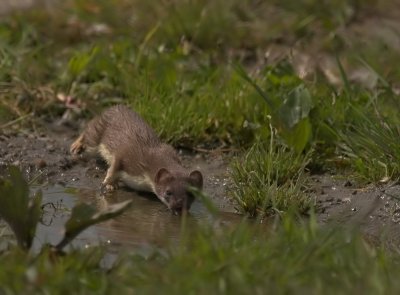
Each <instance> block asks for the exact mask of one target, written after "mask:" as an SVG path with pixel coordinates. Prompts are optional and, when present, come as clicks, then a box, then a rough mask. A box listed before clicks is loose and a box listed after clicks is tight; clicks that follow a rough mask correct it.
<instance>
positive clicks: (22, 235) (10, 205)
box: [0, 166, 42, 249]
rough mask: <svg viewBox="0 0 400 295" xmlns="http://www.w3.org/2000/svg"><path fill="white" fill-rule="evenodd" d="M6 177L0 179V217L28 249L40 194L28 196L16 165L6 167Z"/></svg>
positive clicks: (36, 219)
mask: <svg viewBox="0 0 400 295" xmlns="http://www.w3.org/2000/svg"><path fill="white" fill-rule="evenodd" d="M8 174H9V175H8V177H6V178H4V179H0V217H2V218H3V219H4V220H5V221H6V222H7V223H8V225H9V226H10V228H11V229H12V231H13V232H14V234H15V236H16V238H17V242H18V245H19V246H20V247H21V248H23V249H29V248H30V247H31V246H32V241H33V238H34V236H35V232H36V225H37V223H38V221H39V218H40V213H41V208H40V205H41V201H42V196H41V194H40V193H38V194H36V195H35V196H34V197H33V198H32V199H30V198H29V187H28V184H27V182H26V181H25V179H24V178H23V177H22V174H21V172H20V171H19V169H18V168H17V167H14V166H11V167H9V169H8Z"/></svg>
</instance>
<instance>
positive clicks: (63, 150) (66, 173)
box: [0, 124, 400, 241]
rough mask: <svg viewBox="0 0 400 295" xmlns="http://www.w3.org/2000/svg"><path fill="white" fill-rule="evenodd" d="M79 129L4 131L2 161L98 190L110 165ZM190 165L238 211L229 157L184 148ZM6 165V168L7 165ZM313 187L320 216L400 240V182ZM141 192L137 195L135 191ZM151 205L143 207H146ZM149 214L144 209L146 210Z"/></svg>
mask: <svg viewBox="0 0 400 295" xmlns="http://www.w3.org/2000/svg"><path fill="white" fill-rule="evenodd" d="M78 133H79V131H78V130H77V129H73V128H70V127H65V126H62V125H57V124H53V125H48V126H47V127H46V129H43V131H42V132H31V131H28V130H25V131H23V130H22V131H20V132H18V133H2V134H0V167H1V168H2V170H3V169H4V168H6V167H7V166H8V165H16V166H19V167H20V168H21V169H22V170H23V171H24V173H25V175H26V177H27V179H28V180H30V181H34V182H35V183H36V184H37V185H38V186H40V187H47V188H48V187H54V186H61V187H74V188H81V189H89V190H94V191H96V190H99V187H100V183H101V180H102V179H103V177H104V176H105V169H106V167H105V165H104V163H101V162H99V160H95V159H90V158H89V159H88V158H87V157H86V158H85V157H84V158H82V157H80V158H77V157H73V156H71V155H70V153H69V145H70V144H71V143H72V141H73V140H74V138H75V137H76V136H77V135H78ZM180 156H181V158H182V161H183V163H184V165H185V166H188V167H189V166H190V167H193V168H198V169H200V170H201V171H202V172H203V174H204V176H205V192H206V193H207V194H208V195H209V196H210V197H211V199H212V200H213V203H214V204H215V205H216V206H217V208H219V210H220V211H221V212H225V213H232V212H235V208H234V203H233V201H232V200H230V199H229V197H228V194H227V189H228V188H229V186H230V179H229V171H228V169H229V168H228V161H229V158H230V156H229V155H224V154H221V153H212V152H210V153H201V154H192V155H190V154H188V153H187V152H183V151H180ZM3 171H4V170H3ZM312 179H313V183H312V188H311V193H312V194H313V195H314V196H315V198H316V204H317V212H318V215H317V218H318V220H319V221H320V222H322V223H326V222H328V221H331V222H335V223H337V224H338V225H343V226H346V227H349V228H351V227H352V226H354V227H362V228H363V229H364V231H365V233H366V234H367V235H368V236H371V237H373V238H380V237H381V236H382V235H383V236H385V237H386V238H389V239H390V240H393V241H395V240H397V241H398V240H400V231H399V229H400V227H399V222H400V205H398V203H397V202H396V198H398V197H400V185H398V184H396V183H386V184H382V185H380V186H376V185H368V186H365V187H358V186H357V185H356V184H355V183H352V182H351V181H349V180H347V179H345V178H344V177H341V176H338V175H328V174H324V175H314V176H312ZM135 197H136V196H135ZM146 208H148V207H145V208H143V210H148V209H146ZM144 216H145V215H144Z"/></svg>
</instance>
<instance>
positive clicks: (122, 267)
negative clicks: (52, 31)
mask: <svg viewBox="0 0 400 295" xmlns="http://www.w3.org/2000/svg"><path fill="white" fill-rule="evenodd" d="M50 257H51V256H50ZM102 257H103V254H102V252H101V251H99V249H98V248H94V249H87V250H82V251H73V252H71V253H69V255H67V256H65V257H58V258H57V259H53V260H51V259H49V253H48V252H46V251H43V252H42V253H41V254H40V255H39V256H37V257H35V258H32V256H31V255H29V254H26V253H21V252H18V251H14V250H10V251H8V252H6V253H3V254H1V255H0V263H1V265H2V267H1V268H0V292H1V293H5V294H25V293H29V294H36V293H40V294H42V293H49V294H65V293H69V292H71V286H73V291H74V292H76V293H81V294H87V293H95V294H109V293H115V294H131V293H139V294H154V293H157V292H159V290H163V293H164V294H188V293H189V294H191V293H195V294H210V293H211V294H236V293H238V294H243V293H246V294H247V293H254V294H257V293H264V292H265V290H269V291H270V292H271V293H274V294H293V293H296V294H297V293H307V294H308V293H311V294H320V293H327V294H338V293H345V294H352V293H371V294H396V293H398V292H399V291H400V284H399V281H398V279H397V278H398V277H399V275H400V272H399V268H398V263H399V262H400V257H399V255H398V253H397V252H393V253H392V252H388V251H385V249H384V248H383V247H382V248H376V247H374V246H372V245H370V244H368V243H367V242H366V241H365V240H364V239H363V238H362V237H361V235H360V234H359V233H357V232H351V231H344V230H340V229H339V228H332V227H330V226H329V225H326V226H324V227H320V226H318V225H317V224H316V222H315V220H313V219H311V220H307V221H303V222H298V220H297V221H296V220H295V219H294V218H293V217H292V216H285V217H284V218H283V221H282V222H281V223H280V224H278V225H277V226H276V228H270V229H269V230H266V228H265V226H264V225H254V224H250V223H246V222H244V223H243V224H242V225H241V226H239V227H237V228H230V229H229V228H223V230H216V229H215V228H213V227H210V226H208V225H207V226H206V225H204V228H203V229H201V230H200V231H199V232H197V233H193V232H192V231H190V234H188V235H186V236H185V237H184V238H182V240H181V241H180V243H179V245H176V244H175V245H170V246H168V247H167V249H163V250H160V251H159V250H154V251H153V253H152V254H150V255H148V256H146V257H143V256H141V255H139V254H137V253H135V252H133V251H131V252H130V253H129V254H120V256H119V258H118V260H117V263H115V264H114V265H113V266H110V268H108V269H103V268H102V267H101V265H102V262H101V261H102V260H101V259H102Z"/></svg>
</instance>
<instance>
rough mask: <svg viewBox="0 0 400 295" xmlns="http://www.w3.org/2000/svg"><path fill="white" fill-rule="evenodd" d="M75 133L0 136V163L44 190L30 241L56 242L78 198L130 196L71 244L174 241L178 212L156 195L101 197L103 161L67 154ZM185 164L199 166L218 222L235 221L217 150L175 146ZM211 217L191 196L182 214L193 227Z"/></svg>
mask: <svg viewBox="0 0 400 295" xmlns="http://www.w3.org/2000/svg"><path fill="white" fill-rule="evenodd" d="M77 135H78V131H77V130H73V129H72V128H67V127H61V126H59V125H57V126H56V125H54V126H47V128H46V129H44V130H43V131H42V132H32V131H24V130H21V131H20V132H18V133H11V134H7V135H6V134H2V135H0V167H1V168H2V170H4V169H5V168H6V167H7V166H8V165H11V164H12V165H16V166H18V167H20V168H21V170H22V171H23V172H24V175H25V176H26V178H27V180H28V181H30V182H32V190H38V189H40V190H41V191H42V193H43V204H45V206H44V214H43V219H42V222H41V224H40V225H39V228H38V232H37V238H36V239H35V245H36V247H37V248H40V245H41V244H44V243H47V242H50V243H54V244H55V243H57V242H58V241H59V240H60V238H61V234H62V229H63V224H64V223H65V222H66V221H67V219H68V218H69V215H70V210H71V208H72V207H73V206H74V204H76V203H77V202H87V203H91V204H93V205H95V206H96V207H98V208H99V209H101V208H103V207H106V206H107V205H108V204H112V203H117V202H122V201H125V200H128V199H131V200H133V204H132V206H131V209H130V210H129V211H128V212H126V213H125V214H123V215H122V216H120V217H119V218H117V219H114V220H111V221H108V222H104V223H102V224H100V225H97V226H93V227H91V228H90V229H88V230H86V231H85V232H84V233H82V234H81V235H80V236H79V237H78V238H77V239H76V241H75V242H74V244H73V245H74V246H78V247H88V246H90V245H93V244H99V243H102V244H104V243H105V244H107V245H112V246H113V247H112V248H113V249H116V248H120V247H126V246H129V247H131V246H135V247H139V248H141V247H146V246H148V245H151V246H157V247H158V246H160V247H161V246H163V245H166V244H167V243H170V242H171V241H172V242H174V241H178V239H179V237H180V234H181V233H182V222H181V218H180V217H179V216H175V215H172V214H171V213H170V212H169V211H168V210H167V208H166V207H165V205H163V204H162V203H161V202H160V201H159V200H158V199H157V197H156V196H154V195H152V194H146V193H137V192H135V191H132V190H130V189H129V188H126V187H123V186H122V187H120V189H118V190H117V191H115V192H112V193H110V194H107V195H106V196H103V195H101V194H100V184H101V182H102V180H103V178H104V176H105V174H106V165H105V163H103V162H102V161H101V160H99V159H95V158H93V157H87V156H80V157H76V156H72V155H70V153H69V146H70V144H71V143H72V141H73V140H74V138H75V137H76V136H77ZM179 154H180V157H181V159H182V161H183V164H184V166H187V167H189V166H190V167H193V168H195V169H200V170H201V171H202V173H203V175H204V176H205V179H204V180H205V183H204V190H205V192H206V193H207V195H209V196H210V198H211V200H212V203H213V204H214V205H215V206H216V208H217V209H218V211H219V214H218V220H219V223H221V224H227V225H229V224H231V223H237V222H239V221H240V219H241V218H240V216H239V215H237V214H236V213H235V209H234V205H233V203H232V202H231V201H229V198H228V197H227V196H226V188H227V187H228V186H229V177H228V168H227V167H228V165H227V159H226V157H225V156H223V155H222V154H216V153H202V154H196V155H194V154H193V155H191V154H189V153H188V152H184V151H180V153H179ZM213 219H214V216H212V215H211V214H210V212H209V211H208V210H207V208H205V207H204V206H203V205H202V204H201V202H200V201H198V200H196V201H195V203H194V204H193V206H192V208H191V211H190V214H189V215H188V216H187V220H186V227H187V228H188V230H191V229H195V228H196V227H197V226H198V225H199V224H202V223H204V222H214V220H213Z"/></svg>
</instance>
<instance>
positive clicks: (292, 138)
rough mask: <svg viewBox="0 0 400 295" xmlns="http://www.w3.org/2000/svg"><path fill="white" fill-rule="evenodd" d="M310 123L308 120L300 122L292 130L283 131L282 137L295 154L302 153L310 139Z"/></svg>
mask: <svg viewBox="0 0 400 295" xmlns="http://www.w3.org/2000/svg"><path fill="white" fill-rule="evenodd" d="M311 134H312V130H311V123H310V121H309V119H308V118H305V119H303V120H301V121H300V122H299V123H298V124H297V125H296V126H294V127H293V128H292V129H288V130H285V132H284V133H282V134H281V135H282V137H283V138H284V139H285V141H286V143H287V144H288V145H289V146H291V147H293V148H294V149H295V150H296V151H297V152H299V153H300V152H302V151H303V150H304V148H305V147H306V145H307V143H308V142H309V140H310V138H311Z"/></svg>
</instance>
